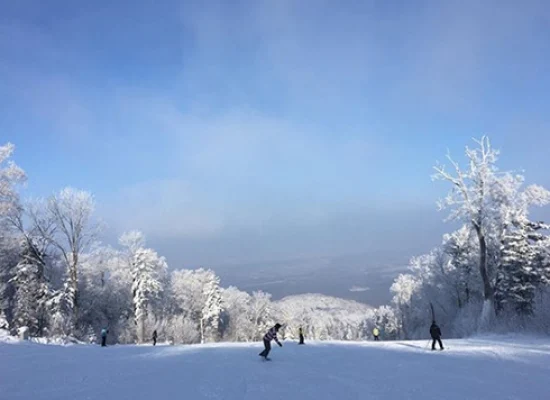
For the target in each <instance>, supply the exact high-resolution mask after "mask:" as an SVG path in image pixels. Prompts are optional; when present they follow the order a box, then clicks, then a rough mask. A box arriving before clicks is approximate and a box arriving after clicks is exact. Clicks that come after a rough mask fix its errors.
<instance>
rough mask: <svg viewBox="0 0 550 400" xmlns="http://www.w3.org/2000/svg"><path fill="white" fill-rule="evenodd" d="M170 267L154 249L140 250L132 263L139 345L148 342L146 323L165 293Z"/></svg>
mask: <svg viewBox="0 0 550 400" xmlns="http://www.w3.org/2000/svg"><path fill="white" fill-rule="evenodd" d="M167 268H168V266H167V264H166V261H165V260H164V257H159V255H158V254H157V253H156V252H155V251H154V250H152V249H144V248H138V249H137V250H136V251H135V253H134V258H133V261H132V297H133V303H134V319H135V324H136V330H137V340H138V343H143V342H145V340H146V335H145V322H146V319H147V316H148V312H149V306H150V305H151V304H152V303H153V302H154V301H155V300H156V299H158V297H159V296H160V294H161V293H162V291H163V289H164V288H163V285H162V277H163V275H164V274H165V273H166V270H167Z"/></svg>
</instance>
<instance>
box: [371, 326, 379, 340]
mask: <svg viewBox="0 0 550 400" xmlns="http://www.w3.org/2000/svg"><path fill="white" fill-rule="evenodd" d="M372 336H374V340H375V341H376V342H377V341H379V340H380V331H379V330H378V328H377V327H374V329H373V330H372Z"/></svg>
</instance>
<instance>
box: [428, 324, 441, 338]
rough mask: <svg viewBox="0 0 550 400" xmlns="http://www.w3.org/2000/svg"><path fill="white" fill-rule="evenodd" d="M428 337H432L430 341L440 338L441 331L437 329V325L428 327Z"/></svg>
mask: <svg viewBox="0 0 550 400" xmlns="http://www.w3.org/2000/svg"><path fill="white" fill-rule="evenodd" d="M430 335H432V339H439V338H441V329H439V326H437V324H432V326H430Z"/></svg>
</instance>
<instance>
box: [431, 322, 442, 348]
mask: <svg viewBox="0 0 550 400" xmlns="http://www.w3.org/2000/svg"><path fill="white" fill-rule="evenodd" d="M430 335H431V336H432V339H433V342H432V350H435V343H436V342H437V343H439V349H440V350H443V343H442V342H441V329H439V326H437V324H436V323H435V321H432V326H430Z"/></svg>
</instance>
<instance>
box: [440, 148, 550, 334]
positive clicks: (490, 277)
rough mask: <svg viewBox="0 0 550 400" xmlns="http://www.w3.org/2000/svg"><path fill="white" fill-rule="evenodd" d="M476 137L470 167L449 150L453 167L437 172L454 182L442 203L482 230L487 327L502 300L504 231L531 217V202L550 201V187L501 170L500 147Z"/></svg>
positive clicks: (481, 273) (480, 243)
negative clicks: (498, 291)
mask: <svg viewBox="0 0 550 400" xmlns="http://www.w3.org/2000/svg"><path fill="white" fill-rule="evenodd" d="M476 143H477V144H478V148H475V149H470V148H468V147H467V148H466V157H467V159H468V168H466V169H462V168H461V167H460V166H459V164H458V163H457V162H456V161H454V160H453V159H452V158H451V157H450V156H448V159H449V161H450V163H451V165H452V167H453V169H454V172H453V173H450V172H447V170H446V169H445V167H443V166H439V165H438V166H436V167H435V170H436V174H435V175H434V178H435V179H441V180H445V181H448V182H450V183H451V184H452V190H451V192H450V193H449V195H448V196H447V197H446V198H445V199H444V200H442V201H440V202H439V206H440V209H443V208H449V209H451V213H450V216H449V219H455V220H461V221H463V222H464V223H465V224H466V225H467V226H470V227H471V229H472V230H473V231H474V232H475V234H476V236H477V239H478V246H477V252H478V270H479V276H480V277H481V281H482V283H483V298H484V304H483V310H482V313H481V317H482V318H481V322H482V325H483V326H485V327H487V326H488V324H489V322H490V321H491V320H492V315H494V311H495V310H496V307H497V306H498V305H497V304H496V303H495V285H496V270H497V269H498V268H499V262H500V257H501V255H500V248H501V244H502V242H503V240H504V235H505V234H506V232H507V231H508V229H509V227H510V226H511V225H517V224H518V223H520V224H521V223H523V224H525V223H526V222H527V216H528V211H529V208H530V207H531V206H543V205H546V204H549V203H550V192H548V191H547V190H546V189H544V188H542V187H540V186H537V185H532V186H528V187H527V188H526V189H525V190H522V189H521V188H522V185H523V183H524V178H523V176H521V175H512V174H510V173H500V172H498V169H497V167H496V161H497V158H498V154H499V152H498V151H497V150H495V149H493V148H492V147H491V145H490V142H489V139H488V138H486V137H483V138H482V139H481V140H479V141H476ZM459 263H460V261H459Z"/></svg>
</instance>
